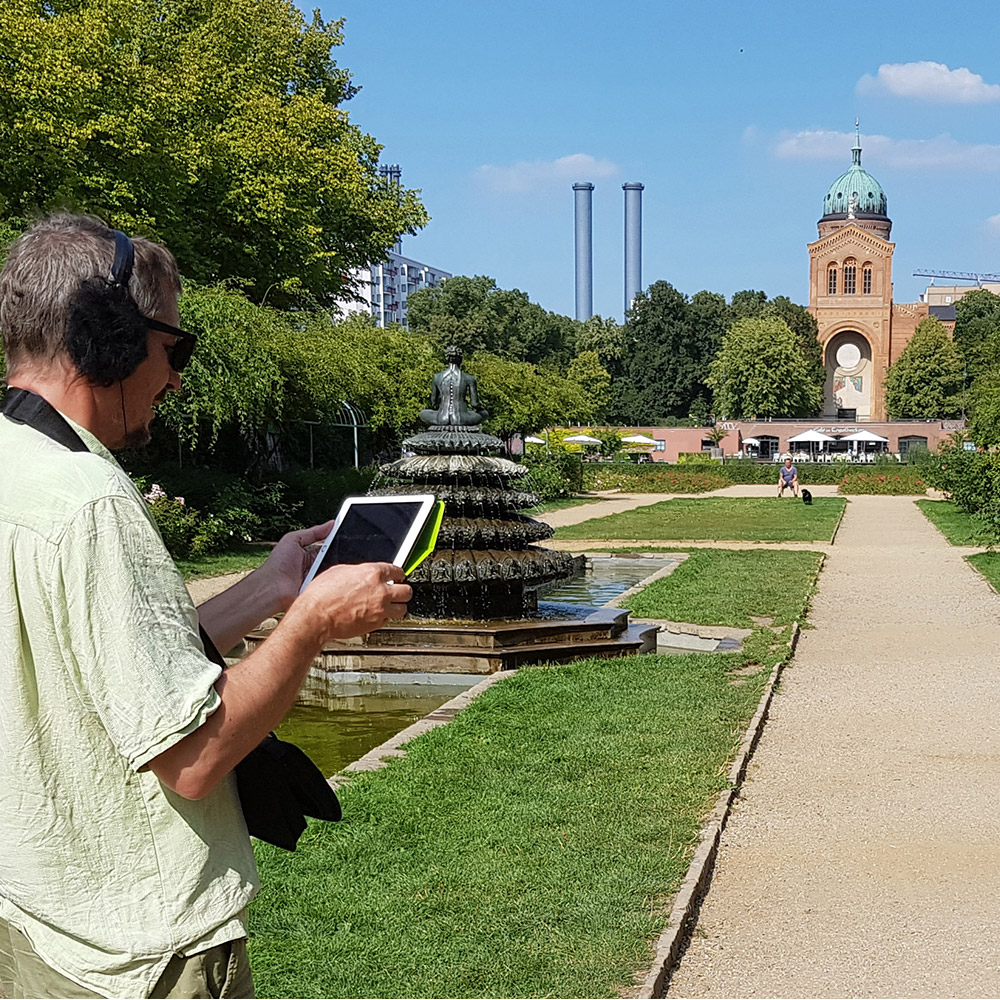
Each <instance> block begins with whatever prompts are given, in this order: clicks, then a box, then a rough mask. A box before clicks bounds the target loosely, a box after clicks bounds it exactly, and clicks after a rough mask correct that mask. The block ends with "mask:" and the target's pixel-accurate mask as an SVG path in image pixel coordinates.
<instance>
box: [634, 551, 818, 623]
mask: <svg viewBox="0 0 1000 1000" xmlns="http://www.w3.org/2000/svg"><path fill="white" fill-rule="evenodd" d="M690 553H691V554H690V555H689V556H688V558H687V559H686V560H685V561H684V562H682V563H681V564H680V566H678V567H677V569H675V570H674V571H673V573H671V574H670V575H669V576H665V577H663V578H662V579H660V580H654V581H653V582H652V583H651V584H649V586H648V587H645V588H644V589H643V590H641V591H640V592H639V593H638V594H635V595H634V596H633V597H631V598H629V599H628V601H627V602H626V605H625V606H626V607H627V608H629V609H630V610H631V611H632V613H633V614H634V615H635V616H636V617H638V618H662V619H665V620H667V621H674V622H693V623H695V624H698V625H732V626H735V627H738V628H747V627H750V626H752V625H753V624H754V622H753V617H758V618H762V617H767V618H771V619H773V623H774V624H775V625H790V624H791V623H792V622H794V621H801V620H802V619H803V617H804V615H805V612H806V608H807V605H808V600H809V596H810V595H811V593H812V588H813V584H814V583H815V581H816V575H817V574H818V573H819V568H820V565H821V564H822V561H823V556H822V554H820V553H819V552H782V551H781V550H780V549H692V550H690Z"/></svg>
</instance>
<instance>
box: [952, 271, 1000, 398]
mask: <svg viewBox="0 0 1000 1000" xmlns="http://www.w3.org/2000/svg"><path fill="white" fill-rule="evenodd" d="M954 338H955V346H956V347H958V349H959V351H960V352H961V354H962V357H963V360H964V361H965V363H966V365H967V366H968V375H969V377H970V378H972V379H974V378H976V377H978V376H979V375H981V374H984V373H985V372H986V371H987V370H990V369H993V368H995V367H996V366H997V364H998V361H1000V295H994V294H993V292H991V291H989V290H988V289H985V288H975V289H973V290H972V291H971V292H968V293H966V294H965V295H963V296H962V298H960V299H959V300H958V302H956V303H955V332H954Z"/></svg>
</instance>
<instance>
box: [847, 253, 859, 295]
mask: <svg viewBox="0 0 1000 1000" xmlns="http://www.w3.org/2000/svg"><path fill="white" fill-rule="evenodd" d="M857 290H858V262H857V261H856V260H854V259H853V258H848V259H847V260H845V261H844V294H845V295H853V294H854V293H855V292H856V291H857Z"/></svg>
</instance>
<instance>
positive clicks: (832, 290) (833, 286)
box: [826, 264, 837, 295]
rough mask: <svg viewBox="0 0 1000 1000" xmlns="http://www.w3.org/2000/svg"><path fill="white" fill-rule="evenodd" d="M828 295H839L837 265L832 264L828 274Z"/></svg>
mask: <svg viewBox="0 0 1000 1000" xmlns="http://www.w3.org/2000/svg"><path fill="white" fill-rule="evenodd" d="M826 294H827V295H836V294H837V265H836V264H831V265H830V267H829V268H828V269H827V272H826Z"/></svg>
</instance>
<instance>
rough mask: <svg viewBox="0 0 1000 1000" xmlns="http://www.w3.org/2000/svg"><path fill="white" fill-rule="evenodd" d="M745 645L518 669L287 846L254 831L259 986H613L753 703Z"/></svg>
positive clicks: (661, 918)
mask: <svg viewBox="0 0 1000 1000" xmlns="http://www.w3.org/2000/svg"><path fill="white" fill-rule="evenodd" d="M745 659H746V658H745V656H744V655H742V654H736V653H734V654H725V655H700V656H699V655H690V656H676V657H661V656H636V657H625V658H621V659H613V660H603V659H593V660H578V661H576V662H574V663H571V664H565V665H560V666H542V667H523V668H521V669H520V670H519V671H518V672H517V674H516V675H515V676H514V677H512V678H510V679H508V680H505V681H503V682H501V683H500V684H498V685H497V686H495V687H493V688H491V689H490V690H489V691H487V692H486V693H485V694H484V695H483V696H482V697H481V698H479V699H478V700H477V701H476V702H474V703H473V704H472V705H471V706H470V707H468V708H467V709H465V710H464V711H463V712H462V713H461V714H460V715H459V716H458V717H457V718H456V719H455V720H453V721H452V722H451V723H449V724H448V725H447V726H444V727H441V728H439V729H436V730H434V731H432V732H430V733H427V734H425V735H423V736H421V737H419V738H418V739H417V740H416V741H414V742H412V743H410V744H409V745H408V747H407V753H406V756H405V757H403V758H401V759H398V760H394V761H392V762H391V764H390V765H389V766H388V767H387V768H386V769H384V770H382V771H378V772H374V773H368V774H361V775H358V776H356V777H354V778H352V779H351V781H350V783H349V784H348V785H347V786H346V787H345V788H343V789H341V791H340V793H339V794H340V797H341V802H342V804H343V807H344V819H343V821H342V822H340V823H337V824H313V825H312V826H311V827H310V830H309V831H308V832H307V833H306V835H305V836H304V838H303V841H302V842H301V843H300V845H299V850H298V851H297V852H296V853H294V854H290V853H287V852H284V851H281V850H279V849H277V848H272V847H270V846H269V845H266V844H260V843H258V844H257V845H256V849H257V856H258V861H259V865H260V870H261V874H262V876H263V888H262V891H261V893H260V895H259V896H258V898H257V899H256V900H255V901H254V903H253V904H252V905H251V907H250V925H251V958H252V962H253V967H254V976H255V979H256V982H257V992H258V995H259V996H267V997H384V996H396V997H484V996H486V997H605V996H606V997H617V996H621V995H622V992H623V990H625V989H627V988H628V987H629V985H631V984H632V983H633V981H634V976H635V974H636V973H637V972H640V971H642V970H644V969H645V968H646V967H648V965H649V964H650V961H651V958H652V953H651V945H652V943H653V942H654V940H655V937H656V935H657V934H658V933H659V932H660V930H661V929H662V927H663V925H664V922H665V919H666V915H667V913H668V912H669V904H670V900H671V898H672V896H673V895H674V894H675V893H676V891H677V889H678V887H679V885H680V883H681V880H682V879H683V876H684V874H685V871H686V869H687V865H688V863H689V861H690V857H691V854H692V852H693V849H694V845H695V843H696V841H697V837H698V831H699V827H700V823H701V821H702V818H703V816H704V814H705V812H706V810H707V809H708V807H709V806H710V804H711V803H712V802H713V801H714V796H715V794H716V793H717V792H718V791H719V790H720V789H721V788H722V787H723V785H724V782H725V772H726V764H727V762H728V761H729V760H730V759H731V758H732V756H733V753H734V751H735V748H736V746H737V745H738V742H739V740H740V737H741V734H742V733H743V731H744V729H745V727H746V725H747V723H748V721H749V719H750V718H751V717H752V715H753V712H754V710H755V709H756V706H757V703H758V700H759V697H760V691H761V687H762V685H763V684H764V682H765V680H766V677H767V674H768V671H767V669H766V667H765V668H762V669H761V670H759V671H757V672H756V673H754V674H752V675H751V676H748V677H734V675H733V674H732V672H731V671H732V670H733V669H734V668H736V667H739V666H740V665H741V664H743V663H744V662H745Z"/></svg>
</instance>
